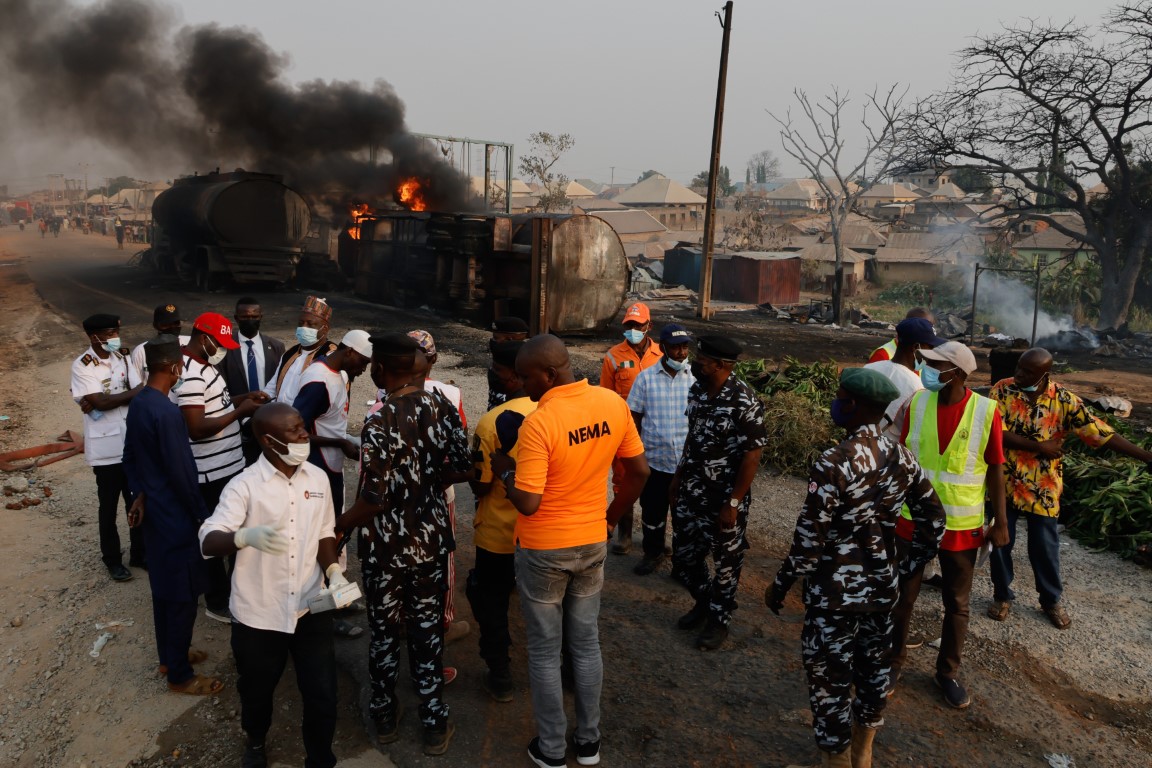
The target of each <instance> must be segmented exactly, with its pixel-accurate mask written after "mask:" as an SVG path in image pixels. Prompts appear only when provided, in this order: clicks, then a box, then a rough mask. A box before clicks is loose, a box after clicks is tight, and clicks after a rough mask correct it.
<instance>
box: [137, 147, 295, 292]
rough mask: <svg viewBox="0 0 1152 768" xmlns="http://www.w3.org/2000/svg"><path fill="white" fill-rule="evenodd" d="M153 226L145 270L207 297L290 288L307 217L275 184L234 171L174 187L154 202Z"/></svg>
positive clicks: (270, 178) (269, 177)
mask: <svg viewBox="0 0 1152 768" xmlns="http://www.w3.org/2000/svg"><path fill="white" fill-rule="evenodd" d="M152 220H153V222H154V224H155V228H156V231H155V236H154V239H153V245H152V248H150V249H149V250H148V251H147V252H146V253H145V255H144V257H143V258H144V262H145V263H146V264H148V265H149V266H151V267H152V268H153V269H156V270H157V271H159V272H164V273H168V274H177V275H179V276H180V277H182V278H184V279H185V280H188V281H190V282H194V283H195V284H196V285H197V286H198V287H200V288H201V289H204V290H208V289H210V288H212V287H215V286H218V285H221V284H224V283H227V282H233V283H285V282H287V281H289V280H291V279H292V277H293V276H294V275H295V274H296V268H297V265H298V264H299V263H300V258H301V256H302V255H303V253H304V248H303V242H304V239H305V237H307V236H308V232H309V228H310V227H311V224H312V213H311V211H310V210H309V207H308V203H307V202H306V201H305V199H304V198H303V197H302V196H301V195H300V194H299V193H298V192H296V191H295V190H293V189H291V188H290V187H288V186H286V185H285V184H284V183H283V181H282V178H281V177H280V176H275V175H273V174H267V173H251V172H248V171H243V170H236V171H232V172H230V173H219V172H216V173H210V174H207V175H204V176H186V177H184V178H181V179H177V180H176V182H175V183H174V184H173V185H172V187H171V188H170V189H167V190H165V191H164V192H162V193H160V194H159V195H158V196H157V197H156V200H155V202H154V203H153V204H152Z"/></svg>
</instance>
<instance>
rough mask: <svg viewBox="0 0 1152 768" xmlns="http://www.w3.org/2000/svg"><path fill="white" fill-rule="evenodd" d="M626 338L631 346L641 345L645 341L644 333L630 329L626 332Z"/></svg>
mask: <svg viewBox="0 0 1152 768" xmlns="http://www.w3.org/2000/svg"><path fill="white" fill-rule="evenodd" d="M624 338H625V339H627V340H628V343H629V344H639V343H640V342H642V341H644V331H640V330H634V329H629V330H627V331H624Z"/></svg>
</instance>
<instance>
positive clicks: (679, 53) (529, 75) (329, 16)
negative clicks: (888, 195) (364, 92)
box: [0, 0, 1107, 184]
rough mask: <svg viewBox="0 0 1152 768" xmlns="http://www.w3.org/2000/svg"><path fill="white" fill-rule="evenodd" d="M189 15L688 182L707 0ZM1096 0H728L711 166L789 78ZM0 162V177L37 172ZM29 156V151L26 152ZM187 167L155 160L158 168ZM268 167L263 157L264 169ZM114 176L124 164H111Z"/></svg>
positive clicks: (513, 137)
mask: <svg viewBox="0 0 1152 768" xmlns="http://www.w3.org/2000/svg"><path fill="white" fill-rule="evenodd" d="M168 3H169V4H170V5H174V6H176V7H177V8H178V9H179V11H178V12H179V14H181V15H182V17H183V20H184V21H185V22H186V23H189V24H203V23H210V22H216V23H219V24H221V25H225V26H229V25H242V26H245V27H249V28H252V29H256V30H259V31H260V33H261V34H262V35H263V36H264V38H265V39H266V40H267V42H268V44H269V45H270V46H271V47H272V48H273V49H275V50H277V51H282V52H284V53H286V54H287V55H288V56H289V57H290V59H291V62H292V63H291V65H290V67H289V69H288V75H289V77H290V78H291V79H293V80H308V79H313V78H321V79H325V80H328V79H341V80H349V79H358V80H361V81H364V82H371V81H372V80H374V79H376V78H382V79H384V80H387V81H388V82H390V83H391V84H392V85H393V86H394V87H395V89H396V91H397V92H398V93H399V94H400V96H401V97H402V98H403V99H404V101H405V102H406V104H407V110H408V114H407V120H408V125H409V127H410V129H411V130H414V131H420V132H425V133H438V134H450V135H454V136H470V137H477V138H485V139H491V140H496V141H507V142H512V143H515V144H516V145H517V148H518V149H520V148H522V147H524V145H525V142H526V138H527V136H528V135H529V134H530V133H532V132H534V131H552V132H568V133H571V134H572V135H573V137H574V138H575V139H576V146H575V148H574V149H573V150H572V151H571V152H570V153H569V154H568V155H567V156H566V157H565V158H564V160H563V161H562V168H561V170H562V171H563V172H565V173H567V174H568V175H569V176H571V177H573V178H575V177H590V178H593V179H596V180H599V181H604V182H607V181H609V180H610V179H611V178H612V177H613V170H612V168H613V167H615V172H614V177H615V180H616V181H617V182H620V181H634V180H635V179H636V177H637V176H638V175H640V174H641V173H642V172H643V171H644V170H646V169H648V168H654V169H657V170H659V171H662V172H664V173H666V174H667V175H669V176H672V177H673V178H676V179H679V180H681V181H685V182H686V181H688V180H689V179H690V178H691V177H692V176H693V175H695V174H696V173H697V172H698V171H700V170H703V169H705V168H706V167H707V163H708V155H709V143H710V140H711V129H712V113H713V106H714V98H715V88H716V74H717V64H718V60H719V54H720V41H721V29H720V26H719V24H718V22H717V19H716V18H715V17H714V16H713V13H714V12H715V11H717V10H720V8H721V6H722V3H721V2H719V0H712V1H710V2H706V1H703V0H582V2H555V1H554V0H488V1H487V2H485V1H483V0H471V1H466V0H407V1H406V2H396V0H375V1H372V2H370V1H369V0H328V1H327V2H323V3H320V2H302V1H301V0H281V1H279V2H272V0H168ZM1106 7H1107V6H1106V5H1104V4H1103V3H1085V2H1082V1H1081V2H1072V1H1071V0H1012V1H1011V2H1004V1H1003V0H996V1H993V0H967V1H966V2H946V3H941V2H934V1H933V0H928V1H927V2H925V0H917V1H916V2H912V1H907V2H897V1H896V0H873V1H872V2H868V3H860V2H847V1H846V0H832V2H822V3H815V2H802V3H782V2H769V1H768V0H736V2H735V10H734V16H733V28H732V50H731V60H730V64H729V77H728V98H727V109H726V113H725V123H724V140H723V162H724V164H726V165H728V166H730V168H731V170H732V176H733V179H734V180H741V179H743V178H744V170H743V169H744V167H745V164H746V161H747V159H748V157H749V156H750V155H752V154H753V153H755V152H757V151H759V150H762V149H771V150H772V151H774V152H775V153H776V154H777V155H778V156H781V157H782V159H784V166H783V171H784V174H785V175H795V174H798V173H799V168H798V167H797V166H796V164H795V163H793V162H791V161H790V160H788V159H787V158H784V156H783V152H782V150H781V146H780V139H779V135H778V132H777V129H776V127H775V124H774V123H773V122H772V120H771V118H770V117H769V116H768V115H767V114H766V111H765V110H772V111H774V112H776V111H778V112H783V111H784V110H786V109H787V108H788V106H789V104H790V103H791V91H792V89H793V88H803V89H805V90H807V91H809V93H810V94H812V95H822V94H824V93H827V92H828V91H829V90H830V89H831V87H832V86H833V85H836V86H838V87H839V88H840V89H841V90H846V91H849V92H851V94H852V95H853V96H855V97H857V100H856V103H857V104H859V103H860V102H861V99H862V98H863V96H864V95H865V94H866V93H867V92H868V91H870V90H872V89H873V88H875V87H876V86H881V87H884V86H888V85H891V84H893V83H901V84H904V85H906V86H907V87H908V88H909V93H910V94H911V95H924V94H927V93H930V92H932V91H933V90H936V89H939V88H942V87H943V86H945V85H946V83H947V81H948V78H949V73H950V70H951V67H952V65H953V63H954V53H955V52H956V51H957V50H958V49H959V48H961V47H962V46H963V45H964V44H965V43H966V41H967V39H968V38H969V37H970V36H971V35H973V34H975V33H977V32H989V31H993V30H995V29H997V28H999V27H1000V26H1001V25H1002V24H1003V23H1005V22H1012V21H1015V20H1017V19H1019V18H1020V17H1023V16H1032V17H1037V18H1042V19H1048V18H1051V19H1054V20H1065V19H1068V18H1071V17H1074V16H1077V15H1079V16H1080V18H1081V19H1083V20H1086V21H1095V20H1096V18H1097V15H1098V14H1099V13H1100V12H1102V11H1103V10H1104V9H1105V8H1106ZM78 152H79V150H78V149H76V150H73V149H70V148H62V149H61V151H60V152H58V153H54V155H53V157H54V162H55V163H56V164H59V165H61V166H62V167H61V168H59V169H55V170H58V171H59V172H64V173H67V174H68V175H69V176H72V175H74V174H75V173H76V172H75V171H74V170H72V169H73V168H75V167H76V163H78V162H80V160H81V159H84V160H87V161H88V162H92V163H93V164H94V165H95V167H94V168H93V170H92V173H93V174H94V175H96V176H102V175H105V174H112V173H118V172H121V169H120V168H119V167H110V164H109V162H108V160H107V159H106V158H105V159H103V160H102V159H101V158H99V157H95V158H93V157H91V156H90V154H89V153H84V157H83V158H80V157H74V156H73V155H75V154H78ZM30 162H33V161H32V160H27V159H26V160H25V161H24V162H16V163H15V167H13V168H9V169H5V168H2V167H0V184H2V183H4V181H5V177H9V178H13V177H17V176H19V177H26V174H35V173H40V172H44V173H47V172H51V170H49V169H47V168H39V167H37V168H32V167H28V163H30ZM40 162H42V161H38V162H36V164H37V165H39V164H40ZM189 170H192V169H172V171H173V172H181V171H189ZM267 170H272V169H267ZM124 172H126V173H140V171H133V170H130V169H125V170H124Z"/></svg>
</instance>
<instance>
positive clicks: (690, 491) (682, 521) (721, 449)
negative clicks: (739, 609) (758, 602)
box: [672, 376, 767, 626]
mask: <svg viewBox="0 0 1152 768" xmlns="http://www.w3.org/2000/svg"><path fill="white" fill-rule="evenodd" d="M766 442H767V439H766V437H765V433H764V405H763V403H761V402H760V398H759V397H757V396H756V393H755V392H753V391H752V388H751V387H749V386H748V385H747V384H745V383H744V382H742V381H740V380H739V379H737V378H736V377H735V376H729V377H728V380H727V381H725V382H724V386H723V387H722V388H721V389H720V392H719V393H718V394H717V395H716V397H714V398H713V397H709V396H708V392H707V391H706V390H705V389H704V388H703V387H702V386H701V385H700V382H699V381H697V382H696V383H695V384H693V385H692V388H691V389H690V390H689V391H688V439H687V440H686V441H685V443H684V453H683V454H682V455H681V457H680V464H679V465H678V467H677V469H676V474H677V475H678V476H679V478H680V489H679V493H678V494H677V496H676V504H675V506H673V508H672V529H673V534H672V541H673V542H674V543H675V546H676V549H675V551H674V552H673V553H672V568H673V571H674V572H675V573H677V574H679V576H680V578H681V580H682V581H683V582H684V585H685V586H686V587H688V591H689V592H691V593H692V597H693V598H695V599H696V600H697V601H700V600H704V599H708V601H709V605H708V614H709V616H710V617H711V618H713V619H714V620H716V621H718V622H719V623H721V624H723V625H724V626H727V625H728V622H729V620H730V619H731V618H732V612H733V611H734V610H736V588H737V587H738V586H739V584H740V569H741V568H742V567H743V565H744V550H746V549H748V540H747V538H746V536H745V530H746V528H747V524H748V506H749V504H750V503H751V501H752V494H751V493H747V494H745V495H744V498H743V499H742V500H741V501H740V506H739V507H738V508H737V512H736V526H735V527H734V528H731V529H729V530H724V529H722V528H721V527H720V525H719V514H720V508H721V507H722V506H723V505H725V504H727V503H728V499H729V498H731V496H732V489H733V487H734V486H735V483H736V471H737V469H739V467H740V462H741V461H742V460H743V458H744V454H745V453H747V452H748V451H753V450H756V449H757V448H762V447H764V444H765V443H766ZM709 553H711V555H712V559H713V561H714V563H715V574H714V575H709V573H708V562H707V558H708V555H709Z"/></svg>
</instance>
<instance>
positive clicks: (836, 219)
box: [768, 85, 906, 323]
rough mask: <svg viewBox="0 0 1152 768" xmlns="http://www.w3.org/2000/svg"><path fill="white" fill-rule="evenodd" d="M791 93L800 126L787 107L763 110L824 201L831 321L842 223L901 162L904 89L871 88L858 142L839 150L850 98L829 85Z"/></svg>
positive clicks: (838, 290) (838, 301) (839, 284)
mask: <svg viewBox="0 0 1152 768" xmlns="http://www.w3.org/2000/svg"><path fill="white" fill-rule="evenodd" d="M792 93H793V95H794V96H795V97H796V101H797V103H798V104H799V106H800V111H801V113H802V114H803V119H802V120H801V121H800V125H796V124H794V123H793V121H792V110H791V109H789V110H788V112H787V113H785V115H784V117H783V118H780V117H777V116H776V115H775V114H773V113H772V112H769V113H768V114H769V115H771V116H772V119H773V120H775V121H776V122H777V123H778V124H779V125H780V139H781V141H782V142H783V144H784V151H785V152H786V153H787V154H788V155H789V156H790V157H792V158H793V159H794V160H796V161H797V162H799V163H800V165H801V166H803V167H804V170H806V171H807V172H808V175H809V176H810V177H811V178H812V179H814V180H815V181H816V183H817V184H818V185H819V186H820V191H821V193H822V194H823V195H824V199H825V201H826V202H827V206H828V207H827V213H828V229H829V231H830V232H831V233H832V245H833V247H834V249H835V253H836V274H835V277H834V278H833V281H832V319H833V322H836V323H839V322H840V318H841V308H842V305H843V293H844V225H845V224H846V223H847V221H848V214H849V213H851V212H852V210H853V209H854V208H855V207H856V204H857V203H858V202H859V200H860V196H861V195H863V194H864V193H865V192H867V191H868V190H869V189H870V188H871V187H872V186H873V185H874V184H875V183H876V181H877V180H878V179H883V178H885V177H887V176H888V175H889V174H890V173H891V172H892V170H893V169H895V168H896V167H898V166H900V165H902V164H903V160H902V158H903V154H902V151H901V148H900V145H899V143H898V138H899V134H900V132H901V126H902V124H903V115H902V109H903V101H904V95H905V93H906V90H905V91H900V90H898V86H895V85H894V86H892V87H891V88H889V89H888V90H887V91H886V92H884V93H883V94H881V93H880V92H879V91H873V92H872V93H871V94H870V95H869V96H868V98H867V99H866V100H865V102H864V108H863V110H862V112H861V117H860V124H861V125H862V126H863V128H864V146H863V148H862V149H861V150H860V151H859V152H851V151H846V149H845V145H846V144H847V142H848V140H849V135H848V134H849V131H848V130H847V129H846V127H845V125H844V118H845V116H846V114H847V111H848V105H849V103H850V101H851V100H850V99H849V95H848V94H847V93H843V94H842V93H840V91H839V90H838V89H835V88H834V89H833V90H832V93H831V94H830V95H828V96H824V97H823V98H821V99H819V100H817V101H813V100H812V99H810V98H809V97H808V94H807V93H805V92H804V91H802V90H800V89H799V88H797V89H796V90H794V91H792Z"/></svg>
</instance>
